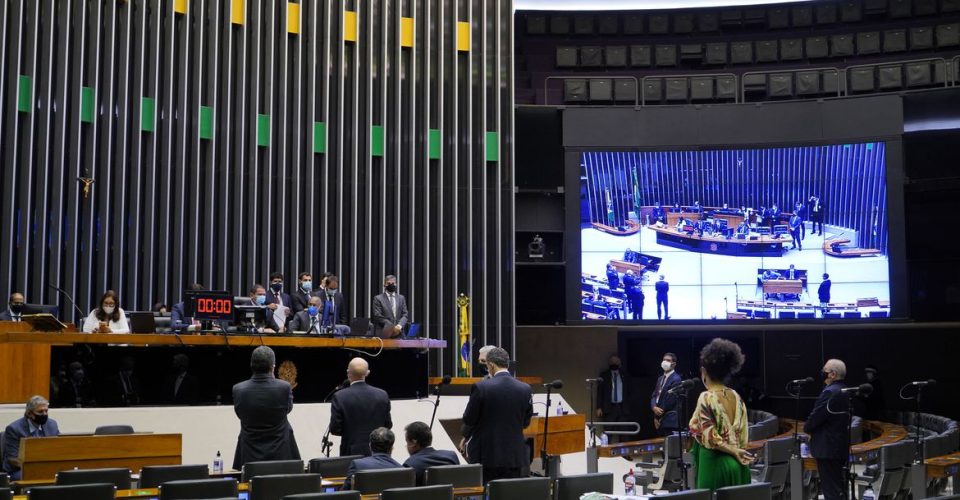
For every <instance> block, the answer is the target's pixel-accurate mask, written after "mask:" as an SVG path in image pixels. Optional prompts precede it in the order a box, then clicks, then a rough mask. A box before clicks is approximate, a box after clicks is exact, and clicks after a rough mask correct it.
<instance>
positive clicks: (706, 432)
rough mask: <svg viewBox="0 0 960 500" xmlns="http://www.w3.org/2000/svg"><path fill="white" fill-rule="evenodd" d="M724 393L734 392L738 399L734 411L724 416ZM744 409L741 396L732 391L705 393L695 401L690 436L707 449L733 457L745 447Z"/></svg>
mask: <svg viewBox="0 0 960 500" xmlns="http://www.w3.org/2000/svg"><path fill="white" fill-rule="evenodd" d="M724 391H730V392H731V393H733V395H734V397H735V398H736V400H737V403H736V408H737V410H736V412H735V414H734V415H733V416H732V418H731V416H730V415H727V412H726V410H725V409H724V407H723V399H722V394H723V392H724ZM748 426H749V422H747V406H746V405H744V404H743V400H742V399H740V395H739V394H737V392H736V391H734V390H733V389H729V388H728V389H724V390H723V391H716V392H714V391H704V392H702V393H700V398H699V399H697V407H696V408H695V409H694V410H693V416H692V417H691V418H690V434H691V435H693V437H694V439H696V440H697V442H698V443H700V445H701V446H703V447H704V448H708V449H711V450H712V449H716V450H720V451H724V452H727V453H730V454H731V455H736V450H738V449H743V448H744V447H745V446H746V445H747V439H748V433H747V427H748Z"/></svg>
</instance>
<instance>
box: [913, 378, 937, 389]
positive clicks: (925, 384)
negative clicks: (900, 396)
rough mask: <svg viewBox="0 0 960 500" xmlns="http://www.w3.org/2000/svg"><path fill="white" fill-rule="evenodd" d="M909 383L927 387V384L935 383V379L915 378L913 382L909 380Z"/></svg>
mask: <svg viewBox="0 0 960 500" xmlns="http://www.w3.org/2000/svg"><path fill="white" fill-rule="evenodd" d="M910 385H915V386H917V387H927V386H929V385H937V381H936V380H935V379H930V380H915V381H913V382H910Z"/></svg>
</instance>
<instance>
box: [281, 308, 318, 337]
mask: <svg viewBox="0 0 960 500" xmlns="http://www.w3.org/2000/svg"><path fill="white" fill-rule="evenodd" d="M311 324H312V323H311V322H310V315H309V314H307V311H300V312H298V313H297V314H294V315H293V319H292V320H290V323H289V324H288V325H287V326H288V328H287V329H288V330H290V331H291V332H310V333H320V315H319V314H317V317H316V322H315V326H316V328H315V329H314V330H313V331H310V327H311Z"/></svg>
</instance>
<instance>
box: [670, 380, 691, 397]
mask: <svg viewBox="0 0 960 500" xmlns="http://www.w3.org/2000/svg"><path fill="white" fill-rule="evenodd" d="M698 381H699V379H695V378H688V379H686V380H684V381H682V382H680V383H679V384H677V385H675V386H674V387H672V388H671V389H670V390H669V391H667V394H676V393H678V392H683V391H685V390H687V389H689V388H691V387H693V386H695V385H697V382H698Z"/></svg>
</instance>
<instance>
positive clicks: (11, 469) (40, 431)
mask: <svg viewBox="0 0 960 500" xmlns="http://www.w3.org/2000/svg"><path fill="white" fill-rule="evenodd" d="M49 408H50V402H48V401H47V400H46V399H44V398H43V396H33V397H32V398H30V400H29V401H27V409H26V411H25V412H24V414H23V417H22V418H19V419H17V420H15V421H13V423H11V424H10V425H8V426H7V428H6V429H5V430H4V431H3V471H4V472H6V473H7V474H9V475H10V479H11V480H14V481H16V480H19V479H20V466H21V464H20V459H19V454H20V438H28V437H53V436H58V435H60V428H59V427H57V421H56V420H54V419H52V418H48V416H47V412H48V411H49Z"/></svg>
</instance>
